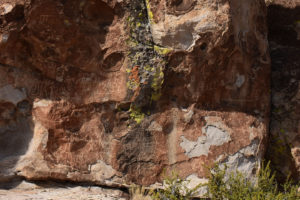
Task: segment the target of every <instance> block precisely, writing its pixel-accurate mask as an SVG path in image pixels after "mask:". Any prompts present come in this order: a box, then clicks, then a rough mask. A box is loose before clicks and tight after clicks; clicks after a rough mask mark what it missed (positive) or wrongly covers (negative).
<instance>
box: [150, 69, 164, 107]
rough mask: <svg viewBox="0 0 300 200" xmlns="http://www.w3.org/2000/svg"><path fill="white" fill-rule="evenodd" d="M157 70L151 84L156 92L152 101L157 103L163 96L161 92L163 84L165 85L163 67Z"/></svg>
mask: <svg viewBox="0 0 300 200" xmlns="http://www.w3.org/2000/svg"><path fill="white" fill-rule="evenodd" d="M155 70H156V72H155V74H154V77H153V81H152V84H151V88H152V89H153V90H154V92H153V93H152V95H151V99H152V100H154V101H157V100H158V99H159V98H160V96H161V93H160V92H161V87H162V84H163V83H164V73H163V68H162V67H158V68H156V69H155Z"/></svg>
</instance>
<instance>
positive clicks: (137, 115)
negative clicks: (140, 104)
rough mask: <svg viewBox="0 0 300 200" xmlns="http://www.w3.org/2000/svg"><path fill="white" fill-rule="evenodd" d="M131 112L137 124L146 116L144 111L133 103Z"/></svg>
mask: <svg viewBox="0 0 300 200" xmlns="http://www.w3.org/2000/svg"><path fill="white" fill-rule="evenodd" d="M129 112H130V117H131V119H133V120H134V121H135V122H136V123H137V124H140V123H141V122H142V121H143V120H144V118H145V114H144V113H142V111H141V109H140V108H136V107H135V106H133V105H131V107H130V110H129Z"/></svg>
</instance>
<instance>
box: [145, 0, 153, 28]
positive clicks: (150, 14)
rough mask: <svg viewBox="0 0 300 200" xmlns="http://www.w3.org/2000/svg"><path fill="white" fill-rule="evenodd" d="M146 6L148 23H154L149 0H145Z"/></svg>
mask: <svg viewBox="0 0 300 200" xmlns="http://www.w3.org/2000/svg"><path fill="white" fill-rule="evenodd" d="M146 6H147V12H148V17H149V21H150V23H154V20H153V12H152V11H151V7H150V3H149V0H146Z"/></svg>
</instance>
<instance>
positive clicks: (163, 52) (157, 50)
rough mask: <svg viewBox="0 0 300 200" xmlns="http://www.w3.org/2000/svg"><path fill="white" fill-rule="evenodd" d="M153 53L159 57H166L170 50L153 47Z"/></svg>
mask: <svg viewBox="0 0 300 200" xmlns="http://www.w3.org/2000/svg"><path fill="white" fill-rule="evenodd" d="M154 51H156V52H157V53H158V54H160V55H166V54H168V53H170V52H171V51H172V50H171V49H169V48H165V47H160V46H157V45H154Z"/></svg>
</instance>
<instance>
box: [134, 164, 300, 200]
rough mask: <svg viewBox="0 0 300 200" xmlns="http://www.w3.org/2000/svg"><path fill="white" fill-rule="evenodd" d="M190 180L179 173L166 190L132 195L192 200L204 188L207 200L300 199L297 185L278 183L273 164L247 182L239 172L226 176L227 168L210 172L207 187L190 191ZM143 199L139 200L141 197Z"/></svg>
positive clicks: (166, 184) (155, 199) (156, 199)
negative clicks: (181, 176)
mask: <svg viewBox="0 0 300 200" xmlns="http://www.w3.org/2000/svg"><path fill="white" fill-rule="evenodd" d="M188 183H189V182H188V181H186V180H183V179H180V178H179V176H178V175H177V174H176V173H172V175H171V176H170V177H167V178H166V179H165V180H164V189H156V190H149V191H148V192H146V190H145V189H143V188H141V187H140V188H139V189H134V190H132V191H135V192H131V193H132V194H135V195H132V196H133V197H134V196H135V198H132V199H134V200H140V199H145V200H150V199H153V200H191V199H193V197H194V196H196V195H197V194H198V193H199V189H200V188H202V187H206V188H207V193H206V194H205V196H204V197H205V199H210V200H300V196H299V193H298V191H297V190H298V187H299V185H297V184H292V181H291V180H290V179H288V180H287V181H286V182H285V183H284V184H282V185H280V184H278V183H277V181H276V178H275V173H272V171H271V169H270V163H268V164H267V165H266V166H264V165H263V166H262V168H261V170H260V171H259V173H258V175H257V178H256V179H255V181H254V180H250V179H247V178H246V177H245V176H244V175H243V174H242V173H240V172H238V171H236V172H233V173H230V174H228V173H226V166H225V167H222V168H221V167H220V166H218V165H216V166H215V167H213V168H212V169H210V170H209V181H208V183H207V184H199V185H197V186H196V187H194V188H188V187H187V185H188ZM138 197H139V198H138Z"/></svg>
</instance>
